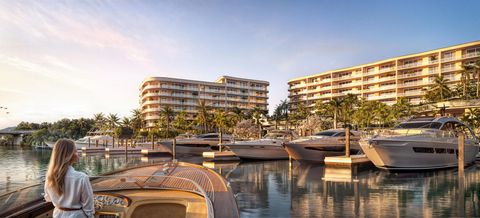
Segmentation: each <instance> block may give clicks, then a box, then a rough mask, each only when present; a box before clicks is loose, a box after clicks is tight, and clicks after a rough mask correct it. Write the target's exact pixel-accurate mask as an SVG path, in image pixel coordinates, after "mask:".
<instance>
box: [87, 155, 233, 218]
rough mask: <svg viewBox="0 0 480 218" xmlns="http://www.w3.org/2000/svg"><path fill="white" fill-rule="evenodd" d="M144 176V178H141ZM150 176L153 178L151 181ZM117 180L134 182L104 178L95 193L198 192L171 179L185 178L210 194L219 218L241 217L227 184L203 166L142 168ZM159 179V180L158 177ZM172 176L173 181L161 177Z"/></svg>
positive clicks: (129, 170) (174, 165) (215, 212)
mask: <svg viewBox="0 0 480 218" xmlns="http://www.w3.org/2000/svg"><path fill="white" fill-rule="evenodd" d="M138 175H142V177H138ZM148 175H151V176H150V177H149V176H148ZM113 176H125V177H129V176H131V177H129V178H132V180H128V179H127V180H123V181H122V180H118V179H108V177H107V178H100V179H99V180H97V181H95V180H94V181H92V186H93V188H94V190H96V189H97V188H99V187H103V188H104V187H109V188H115V189H122V188H123V189H128V188H131V187H139V186H140V187H159V188H167V189H168V188H173V189H174V188H176V187H182V189H185V190H192V191H194V190H196V187H195V186H194V185H193V184H192V183H190V182H188V181H185V180H179V179H173V178H169V177H181V178H186V179H190V180H192V181H195V182H196V183H197V184H198V185H199V186H200V187H202V189H203V190H204V191H205V192H206V194H207V196H208V198H209V199H210V200H211V202H212V205H213V209H214V211H213V212H214V216H215V217H222V218H223V217H239V213H238V207H237V203H236V201H235V198H234V196H233V192H232V190H231V188H230V187H229V186H228V185H227V181H225V179H224V178H223V177H221V176H220V175H218V174H217V173H215V172H214V171H212V170H210V169H208V168H205V167H203V166H199V165H194V164H189V163H183V162H177V163H167V164H164V165H152V166H147V167H141V168H133V169H128V170H125V171H120V172H118V173H115V174H113ZM155 176H157V177H155ZM160 176H169V177H160Z"/></svg>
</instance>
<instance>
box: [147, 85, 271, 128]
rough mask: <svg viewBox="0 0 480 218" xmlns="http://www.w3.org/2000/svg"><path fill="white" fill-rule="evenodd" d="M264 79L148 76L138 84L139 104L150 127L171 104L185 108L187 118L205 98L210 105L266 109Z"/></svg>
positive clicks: (266, 92)
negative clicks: (198, 79) (208, 80)
mask: <svg viewBox="0 0 480 218" xmlns="http://www.w3.org/2000/svg"><path fill="white" fill-rule="evenodd" d="M268 86H269V83H268V82H267V81H261V80H253V79H244V78H236V77H230V76H221V77H220V78H218V79H217V80H216V81H215V82H205V81H196V80H186V79H177V78H168V77H148V78H146V79H145V80H144V81H143V82H142V85H141V86H140V106H141V110H142V116H143V118H144V120H145V121H146V126H147V128H148V127H152V126H154V125H155V122H156V121H157V120H159V119H160V113H159V112H160V111H161V110H162V109H163V108H164V107H165V106H169V107H171V108H172V109H173V110H174V111H175V112H181V111H185V112H186V113H187V116H188V118H189V119H193V118H194V116H195V115H196V113H197V108H198V104H199V102H200V101H204V102H205V104H206V105H207V106H208V107H209V108H222V109H226V110H227V109H231V108H234V107H237V108H240V109H253V108H255V107H258V108H261V109H263V110H267V106H268Z"/></svg>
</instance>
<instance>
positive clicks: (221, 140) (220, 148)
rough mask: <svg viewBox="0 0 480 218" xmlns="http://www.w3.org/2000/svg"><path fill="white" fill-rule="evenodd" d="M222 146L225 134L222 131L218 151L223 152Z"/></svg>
mask: <svg viewBox="0 0 480 218" xmlns="http://www.w3.org/2000/svg"><path fill="white" fill-rule="evenodd" d="M222 144H223V134H222V131H220V137H219V139H218V150H219V151H220V152H222Z"/></svg>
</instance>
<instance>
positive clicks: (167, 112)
mask: <svg viewBox="0 0 480 218" xmlns="http://www.w3.org/2000/svg"><path fill="white" fill-rule="evenodd" d="M160 115H161V116H162V118H163V119H165V123H166V124H167V132H166V137H165V138H168V136H169V135H170V123H171V122H172V120H173V118H174V117H175V112H174V111H173V109H172V108H171V107H169V106H165V107H163V108H162V110H161V111H160Z"/></svg>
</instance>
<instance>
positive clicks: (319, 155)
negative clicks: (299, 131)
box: [285, 143, 360, 162]
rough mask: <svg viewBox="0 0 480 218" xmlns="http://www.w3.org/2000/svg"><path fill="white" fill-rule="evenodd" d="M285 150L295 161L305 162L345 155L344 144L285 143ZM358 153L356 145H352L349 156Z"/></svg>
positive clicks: (321, 160) (320, 160) (358, 149)
mask: <svg viewBox="0 0 480 218" xmlns="http://www.w3.org/2000/svg"><path fill="white" fill-rule="evenodd" d="M285 150H286V151H287V152H288V154H289V155H290V156H291V157H292V158H293V159H295V160H298V161H307V162H323V161H324V160H325V157H330V156H341V155H345V144H343V143H336V144H328V143H321V144H317V143H316V144H313V143H287V144H285ZM359 151H360V147H359V145H358V144H352V148H351V149H350V153H351V154H356V153H358V152H359Z"/></svg>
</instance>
